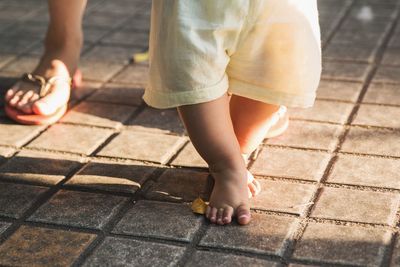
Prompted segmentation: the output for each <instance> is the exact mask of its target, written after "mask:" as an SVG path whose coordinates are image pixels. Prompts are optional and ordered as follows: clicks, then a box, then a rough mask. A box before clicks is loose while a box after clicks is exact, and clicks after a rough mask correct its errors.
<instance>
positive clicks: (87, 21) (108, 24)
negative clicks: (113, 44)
mask: <svg viewBox="0 0 400 267" xmlns="http://www.w3.org/2000/svg"><path fill="white" fill-rule="evenodd" d="M89 3H90V2H89ZM97 3H98V2H97ZM126 20H127V18H126V17H125V16H116V15H113V14H109V13H107V12H96V11H94V12H90V15H89V16H85V17H84V20H83V26H84V27H87V26H92V27H93V28H100V29H104V28H105V29H109V30H110V29H113V28H115V27H118V26H119V25H120V24H121V23H123V22H124V21H126Z"/></svg>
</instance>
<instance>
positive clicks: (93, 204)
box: [29, 190, 128, 229]
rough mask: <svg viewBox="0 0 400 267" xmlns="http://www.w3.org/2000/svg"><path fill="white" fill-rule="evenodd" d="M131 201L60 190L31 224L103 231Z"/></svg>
mask: <svg viewBox="0 0 400 267" xmlns="http://www.w3.org/2000/svg"><path fill="white" fill-rule="evenodd" d="M127 199H128V198H125V197H119V196H112V195H103V194H96V193H88V192H75V191H66V190H61V191H59V192H57V193H56V194H55V195H54V196H53V197H52V198H51V199H50V200H48V201H47V202H46V203H45V204H43V205H42V206H41V207H40V208H39V209H38V210H37V211H36V212H35V213H34V214H33V215H32V216H31V217H30V218H29V220H30V221H35V222H48V223H54V224H62V225H71V226H76V227H85V228H95V229H102V228H103V227H104V226H105V224H106V223H107V222H108V221H109V220H110V219H111V218H112V217H113V216H114V215H115V214H116V213H117V212H118V210H119V209H120V208H121V206H122V205H123V204H124V203H125V202H126V201H127Z"/></svg>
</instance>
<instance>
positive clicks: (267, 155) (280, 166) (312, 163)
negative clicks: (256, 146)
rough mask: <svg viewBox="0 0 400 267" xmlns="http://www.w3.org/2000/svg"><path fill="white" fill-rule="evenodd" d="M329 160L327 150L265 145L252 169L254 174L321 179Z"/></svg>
mask: <svg viewBox="0 0 400 267" xmlns="http://www.w3.org/2000/svg"><path fill="white" fill-rule="evenodd" d="M329 160H330V155H329V154H328V153H326V152H317V151H304V150H297V149H296V150H295V149H283V148H274V147H265V148H264V149H263V150H262V151H261V153H260V154H259V156H258V158H257V160H256V161H255V162H254V163H253V165H252V166H251V169H250V171H251V173H253V174H254V175H264V176H277V177H286V178H293V179H303V180H312V181H319V180H320V179H321V178H322V175H323V174H324V171H325V169H326V166H327V165H328V162H329Z"/></svg>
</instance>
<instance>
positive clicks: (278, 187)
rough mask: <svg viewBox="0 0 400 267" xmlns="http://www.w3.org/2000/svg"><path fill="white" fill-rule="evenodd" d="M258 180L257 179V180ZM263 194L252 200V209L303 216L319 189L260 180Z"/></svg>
mask: <svg viewBox="0 0 400 267" xmlns="http://www.w3.org/2000/svg"><path fill="white" fill-rule="evenodd" d="M256 179H257V178H256ZM258 181H259V182H260V184H261V190H262V191H261V192H260V194H259V195H257V197H256V198H252V199H251V200H250V205H251V208H254V209H261V210H272V211H280V212H288V213H294V214H299V215H300V214H303V213H304V211H305V210H306V209H307V208H308V207H309V206H310V205H312V203H310V201H311V198H312V196H313V194H314V193H315V192H316V190H317V188H316V186H315V185H310V184H300V183H291V182H286V181H271V180H265V179H258Z"/></svg>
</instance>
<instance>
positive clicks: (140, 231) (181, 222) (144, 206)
mask: <svg viewBox="0 0 400 267" xmlns="http://www.w3.org/2000/svg"><path fill="white" fill-rule="evenodd" d="M202 221H204V219H203V216H200V215H195V214H194V213H193V212H192V210H191V208H190V206H189V205H187V204H177V203H163V202H156V201H146V200H144V201H139V202H137V203H136V204H135V205H134V206H133V207H132V208H131V209H130V210H129V211H127V213H126V214H125V215H124V217H123V218H122V219H121V221H120V222H119V223H118V224H117V226H116V227H115V229H114V230H113V232H114V233H117V234H126V235H135V236H150V237H156V238H162V239H175V240H180V241H186V242H190V241H191V240H192V239H193V236H194V234H195V233H196V231H197V230H198V229H199V228H200V226H201V224H202Z"/></svg>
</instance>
